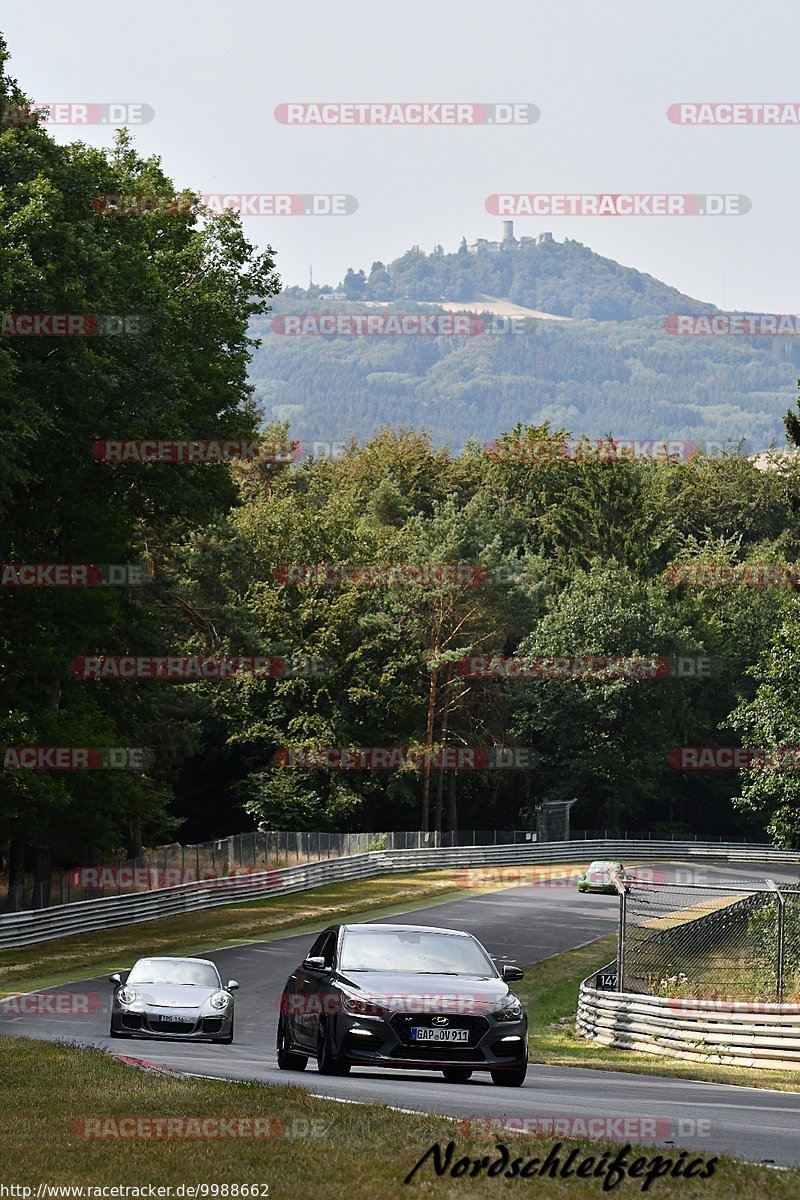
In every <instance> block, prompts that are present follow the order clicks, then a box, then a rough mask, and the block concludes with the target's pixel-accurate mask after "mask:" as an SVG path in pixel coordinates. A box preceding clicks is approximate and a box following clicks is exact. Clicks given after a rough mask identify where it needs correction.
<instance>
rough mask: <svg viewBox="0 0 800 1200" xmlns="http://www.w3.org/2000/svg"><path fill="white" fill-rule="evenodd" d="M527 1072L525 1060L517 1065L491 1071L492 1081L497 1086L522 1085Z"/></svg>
mask: <svg viewBox="0 0 800 1200" xmlns="http://www.w3.org/2000/svg"><path fill="white" fill-rule="evenodd" d="M527 1074H528V1064H527V1063H526V1062H525V1063H523V1064H522V1066H519V1067H501V1068H500V1069H499V1070H497V1071H492V1072H491V1076H492V1083H496V1084H497V1086H498V1087H522V1085H523V1083H524V1082H525V1076H526V1075H527Z"/></svg>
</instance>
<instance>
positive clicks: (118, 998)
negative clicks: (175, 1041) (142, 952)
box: [110, 958, 239, 1045]
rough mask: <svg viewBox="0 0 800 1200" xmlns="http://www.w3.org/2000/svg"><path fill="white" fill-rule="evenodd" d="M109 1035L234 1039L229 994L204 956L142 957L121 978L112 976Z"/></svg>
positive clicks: (229, 985)
mask: <svg viewBox="0 0 800 1200" xmlns="http://www.w3.org/2000/svg"><path fill="white" fill-rule="evenodd" d="M110 979H111V982H112V983H113V984H114V985H115V987H114V1000H113V1003H112V1005H111V1030H110V1036H111V1037H112V1038H118V1037H149V1038H152V1037H162V1038H186V1039H187V1040H189V1041H194V1042H197V1041H203V1042H206V1041H210V1042H224V1043H225V1044H226V1045H230V1043H231V1042H232V1041H233V999H234V998H233V995H232V993H233V992H234V991H235V990H236V989H237V988H238V986H239V984H238V983H237V982H236V980H235V979H231V980H229V981H228V983H226V984H225V985H224V986H223V984H222V981H221V979H220V977H219V972H218V971H217V968H216V967H215V966H214V964H213V962H209V961H208V959H206V958H140V959H139V960H138V961H137V962H135V963H134V964H133V966H132V967H131V969H130V971H129V972H128V977H127V979H126V980H125V982H124V983H123V982H122V978H121V976H119V975H111V976H110Z"/></svg>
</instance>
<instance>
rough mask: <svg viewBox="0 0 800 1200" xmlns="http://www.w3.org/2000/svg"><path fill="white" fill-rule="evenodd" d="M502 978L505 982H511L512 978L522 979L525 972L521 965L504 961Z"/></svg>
mask: <svg viewBox="0 0 800 1200" xmlns="http://www.w3.org/2000/svg"><path fill="white" fill-rule="evenodd" d="M502 975H503V979H504V980H505V982H506V983H511V982H512V980H514V979H524V978H525V972H524V971H523V969H522V967H514V966H512V965H511V964H510V963H505V965H504V966H503V970H502Z"/></svg>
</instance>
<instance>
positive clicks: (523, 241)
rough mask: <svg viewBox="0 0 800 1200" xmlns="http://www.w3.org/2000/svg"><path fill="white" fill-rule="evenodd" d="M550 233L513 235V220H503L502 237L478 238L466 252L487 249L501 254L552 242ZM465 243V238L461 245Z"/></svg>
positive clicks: (474, 252)
mask: <svg viewBox="0 0 800 1200" xmlns="http://www.w3.org/2000/svg"><path fill="white" fill-rule="evenodd" d="M552 240H553V235H552V233H540V234H538V235H537V236H536V237H521V238H515V237H514V222H513V221H503V238H502V241H499V242H490V241H489V240H488V239H487V238H478V240H477V241H476V242H472V243H471V245H469V246H467V247H466V249H467V253H468V254H477V253H478V252H479V251H480V250H488V251H489V252H490V253H491V254H501V253H503V252H508V251H509V250H523V249H525V248H526V247H528V246H541V245H542V244H543V243H544V242H552ZM465 244H466V239H465V240H464V242H462V246H464V245H465Z"/></svg>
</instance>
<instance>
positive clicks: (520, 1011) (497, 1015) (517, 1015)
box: [492, 996, 525, 1021]
mask: <svg viewBox="0 0 800 1200" xmlns="http://www.w3.org/2000/svg"><path fill="white" fill-rule="evenodd" d="M492 1016H493V1017H494V1019H495V1021H521V1020H522V1018H523V1017H524V1016H525V1009H524V1008H523V1007H522V1005H521V1004H520V1002H519V1000H518V999H517V997H516V996H509V997H508V998H507V999H506V1001H505V1003H504V1004H503V1007H502V1008H499V1009H498V1010H497V1012H493V1013H492Z"/></svg>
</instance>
